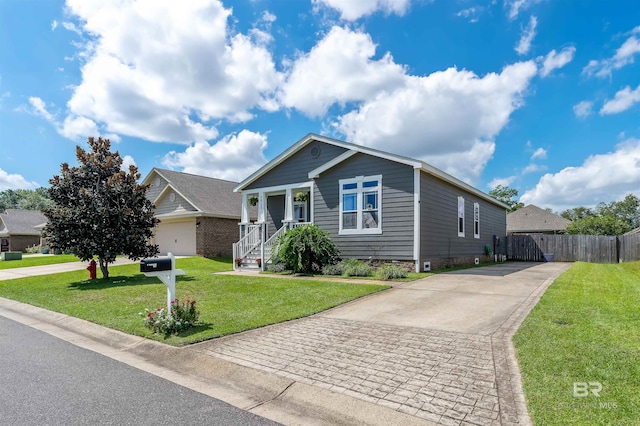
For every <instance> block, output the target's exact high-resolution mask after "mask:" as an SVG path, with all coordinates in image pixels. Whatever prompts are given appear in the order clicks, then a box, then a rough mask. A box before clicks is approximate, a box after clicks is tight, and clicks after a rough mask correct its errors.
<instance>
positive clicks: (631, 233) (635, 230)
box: [622, 227, 640, 235]
mask: <svg viewBox="0 0 640 426" xmlns="http://www.w3.org/2000/svg"><path fill="white" fill-rule="evenodd" d="M634 234H640V227H638V228H635V229H632V230H631V231H629V232H625V233H624V234H622V235H634Z"/></svg>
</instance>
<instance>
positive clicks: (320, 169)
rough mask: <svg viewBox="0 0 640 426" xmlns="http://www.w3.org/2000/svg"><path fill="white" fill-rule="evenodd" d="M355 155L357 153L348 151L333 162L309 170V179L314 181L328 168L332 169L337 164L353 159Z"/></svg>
mask: <svg viewBox="0 0 640 426" xmlns="http://www.w3.org/2000/svg"><path fill="white" fill-rule="evenodd" d="M357 153H358V152H357V151H354V150H350V151H347V152H345V153H343V154H340V155H338V156H337V157H336V158H334V159H333V160H331V161H328V162H326V163H324V164H323V165H322V166H320V167H318V168H315V169H313V170H311V171H310V172H309V179H315V178H318V177H320V174H321V173H324V172H326V171H327V170H329V169H330V168H332V167H334V166H337V165H338V164H340V163H342V162H343V161H344V160H346V159H348V158H351V157H353V156H354V155H356V154H357Z"/></svg>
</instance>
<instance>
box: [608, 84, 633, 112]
mask: <svg viewBox="0 0 640 426" xmlns="http://www.w3.org/2000/svg"><path fill="white" fill-rule="evenodd" d="M637 102H640V85H638V87H636V89H635V90H631V87H629V86H627V87H625V88H624V89H622V90H619V91H618V92H617V93H616V95H615V96H614V98H613V99H611V100H609V101H607V102H605V104H604V105H603V106H602V108H601V109H600V114H602V115H604V114H618V113H620V112H622V111H626V110H628V109H629V108H631V107H632V106H633V104H635V103H637Z"/></svg>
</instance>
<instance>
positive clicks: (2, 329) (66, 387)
mask: <svg viewBox="0 0 640 426" xmlns="http://www.w3.org/2000/svg"><path fill="white" fill-rule="evenodd" d="M0 424H1V425H111V424H113V425H183V424H184V425H204V424H206V425H275V424H277V423H274V422H272V421H270V420H267V419H264V418H262V417H258V416H256V415H254V414H251V413H248V412H246V411H243V410H241V409H239V408H236V407H233V406H231V405H229V404H227V403H225V402H222V401H220V400H217V399H215V398H210V397H208V396H206V395H203V394H200V393H198V392H194V391H192V390H190V389H187V388H184V387H182V386H179V385H177V384H175V383H172V382H170V381H167V380H164V379H161V378H159V377H156V376H154V375H151V374H148V373H146V372H143V371H141V370H138V369H135V368H133V367H130V366H128V365H126V364H123V363H120V362H118V361H115V360H113V359H111V358H107V357H105V356H103V355H100V354H97V353H95V352H91V351H88V350H85V349H82V348H79V347H77V346H74V345H72V344H70V343H67V342H65V341H62V340H60V339H57V338H55V337H53V336H50V335H48V334H46V333H43V332H41V331H38V330H35V329H33V328H31V327H28V326H25V325H22V324H19V323H17V322H14V321H11V320H9V319H6V318H4V317H2V316H0Z"/></svg>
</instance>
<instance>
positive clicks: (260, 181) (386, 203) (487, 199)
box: [234, 134, 507, 271]
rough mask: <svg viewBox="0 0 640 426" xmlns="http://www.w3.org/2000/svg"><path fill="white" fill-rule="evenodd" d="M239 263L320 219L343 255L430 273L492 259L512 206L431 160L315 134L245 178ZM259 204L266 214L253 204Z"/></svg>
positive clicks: (266, 252)
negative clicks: (290, 231) (252, 212)
mask: <svg viewBox="0 0 640 426" xmlns="http://www.w3.org/2000/svg"><path fill="white" fill-rule="evenodd" d="M234 191H236V192H239V193H241V194H242V214H241V221H240V236H241V239H240V241H239V242H238V243H236V244H234V257H235V258H236V260H237V261H238V262H239V261H240V260H245V259H247V258H257V257H260V258H261V259H262V260H264V262H262V265H263V266H264V264H265V263H267V262H268V261H269V259H270V257H271V248H272V246H273V243H274V242H275V239H276V238H277V237H278V236H279V235H280V234H281V233H283V232H285V231H286V230H287V229H290V228H292V227H295V226H299V225H300V224H305V223H315V224H316V225H318V226H319V227H321V228H322V229H324V230H325V231H327V232H329V234H330V235H331V237H332V239H333V241H334V242H335V243H336V245H337V246H338V248H339V249H340V252H341V256H342V257H343V258H358V259H365V260H367V259H372V260H381V261H399V262H402V263H404V264H406V265H407V266H409V267H410V268H411V269H413V270H416V271H423V270H425V268H427V269H429V268H438V267H443V266H449V265H455V264H470V263H474V261H476V259H478V260H487V259H488V252H489V249H490V250H491V251H493V250H494V249H495V248H496V247H495V244H496V243H498V244H499V241H500V240H504V238H503V237H504V236H505V235H506V211H507V206H506V205H504V204H502V203H501V202H499V201H497V200H495V199H494V198H492V197H491V196H489V195H487V194H485V193H484V192H481V191H479V190H478V189H476V188H473V187H472V186H470V185H468V184H466V183H465V182H463V181H461V180H459V179H456V178H455V177H453V176H450V175H448V174H447V173H445V172H443V171H441V170H439V169H437V168H435V167H433V166H431V165H429V164H427V163H425V162H422V161H420V160H415V159H412V158H408V157H403V156H400V155H395V154H391V153H388V152H383V151H379V150H375V149H372V148H367V147H364V146H360V145H355V144H351V143H347V142H343V141H339V140H336V139H332V138H328V137H326V136H320V135H316V134H309V135H307V136H305V137H304V138H302V139H301V140H299V141H298V142H296V143H295V144H294V145H293V146H291V147H290V148H289V149H287V150H286V151H284V152H283V153H282V154H280V155H279V156H277V157H276V158H274V159H273V160H272V161H270V162H269V163H267V164H266V165H264V166H263V167H262V168H260V169H259V170H258V171H256V172H255V173H253V174H252V175H251V176H249V177H247V178H246V179H245V180H243V181H242V182H240V183H239V184H238V185H237V186H236V187H235V188H234ZM252 204H257V208H258V220H257V221H255V222H251V221H250V218H249V211H250V210H249V209H250V206H251V205H252Z"/></svg>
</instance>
